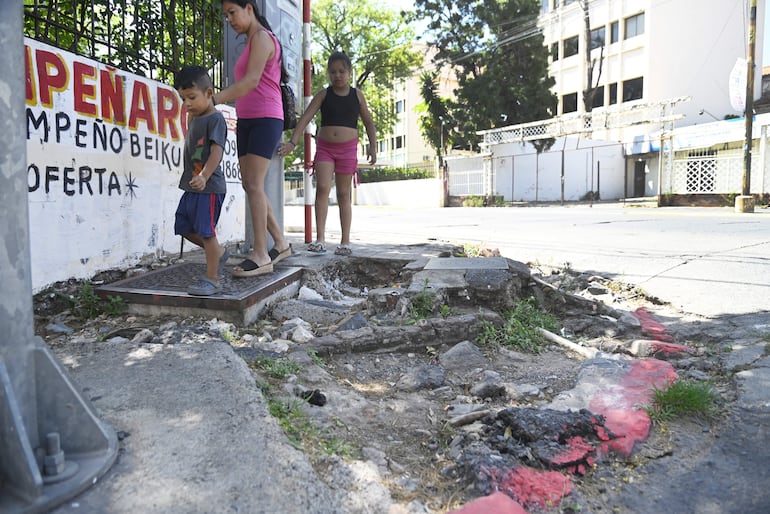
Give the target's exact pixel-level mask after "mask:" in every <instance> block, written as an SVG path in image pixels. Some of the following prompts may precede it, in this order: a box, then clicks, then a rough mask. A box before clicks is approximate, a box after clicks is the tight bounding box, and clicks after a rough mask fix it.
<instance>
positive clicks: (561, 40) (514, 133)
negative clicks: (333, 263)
mask: <svg viewBox="0 0 770 514" xmlns="http://www.w3.org/2000/svg"><path fill="white" fill-rule="evenodd" d="M586 6H587V12H586V11H585V10H584V7H586ZM764 9H765V1H764V0H758V2H757V12H756V20H757V24H756V33H755V55H754V57H755V59H754V62H755V63H761V62H762V41H763V39H764V31H763V25H764V23H763V20H764ZM586 14H587V17H586ZM749 19H750V16H749V2H748V0H542V13H541V16H540V18H539V21H538V24H539V26H540V28H541V30H542V32H543V35H544V44H545V45H546V46H547V47H548V48H549V49H550V55H551V57H550V66H549V70H550V73H551V75H552V76H553V77H554V79H555V85H554V93H555V94H556V95H557V97H558V101H559V103H558V111H557V112H558V116H557V117H556V118H554V119H552V120H544V121H542V122H536V123H529V124H523V125H518V126H512V127H503V128H499V129H493V130H489V131H484V132H482V135H483V136H484V142H483V143H482V148H483V149H484V153H485V159H484V169H483V170H476V171H477V173H480V176H484V177H489V180H487V181H486V183H485V185H484V187H483V191H479V192H477V193H474V194H498V195H504V196H505V197H506V199H509V200H514V201H515V200H526V201H531V200H535V199H536V200H539V201H549V200H550V201H553V200H559V199H561V200H563V201H564V200H566V201H569V200H571V199H574V198H575V197H583V196H586V195H596V194H598V195H599V197H601V198H605V199H609V198H619V197H633V196H652V195H659V196H662V195H669V194H673V195H682V194H708V193H712V194H722V195H726V194H727V195H729V194H733V193H736V192H740V181H738V187H737V190H736V186H735V183H736V182H735V171H734V167H735V165H734V161H735V160H736V159H737V160H738V162H740V155H737V156H736V155H731V156H730V157H729V158H728V160H729V161H730V162H731V163H732V164H730V169H731V171H730V173H731V176H732V178H730V179H729V180H728V179H726V178H725V179H724V180H722V179H721V178H719V175H720V173H721V171H720V170H721V169H722V168H723V167H722V166H721V165H719V166H717V165H716V164H714V163H719V162H722V161H720V160H719V159H717V158H714V155H715V153H718V151H719V150H717V149H715V148H713V146H712V145H706V147H704V148H703V149H702V150H704V151H706V152H707V155H708V156H709V165H708V166H706V167H707V168H708V167H711V168H713V170H712V171H713V173H714V174H715V175H714V176H713V177H711V178H709V177H706V180H700V179H697V180H696V177H695V175H694V172H693V170H694V169H696V168H697V169H700V167H699V166H693V165H687V164H686V162H685V163H684V164H677V162H680V163H682V162H684V161H687V159H689V158H698V154H699V152H698V151H696V150H697V149H693V148H690V150H688V152H687V153H686V154H683V153H681V151H679V150H681V147H678V145H676V144H675V141H676V133H677V132H678V131H679V130H681V129H682V128H683V127H689V126H692V125H696V124H700V125H705V124H711V123H712V122H714V121H715V120H722V119H724V118H725V117H728V118H731V117H736V116H742V115H743V112H742V111H743V107H742V105H743V104H742V101H743V99H744V98H745V91H746V80H747V79H746V73H745V72H744V73H743V74H735V73H734V72H733V70H734V68H736V63H738V62H740V60H746V59H748V41H749V33H748V32H749V26H750V23H749ZM587 28H588V30H587ZM589 45H590V48H591V51H590V59H589V58H587V55H586V53H585V52H584V49H585V48H587V47H589ZM744 62H745V61H744ZM591 67H592V68H593V75H592V77H591V82H590V87H593V88H596V94H595V96H594V98H593V102H592V108H591V109H588V110H587V109H586V108H585V107H584V103H583V92H584V91H586V90H588V89H590V88H589V84H588V77H589V71H588V70H589V68H591ZM754 71H755V77H754V97H753V98H754V100H756V99H758V98H759V97H760V95H761V91H762V67H761V66H755V68H754ZM740 79H742V80H743V83H742V84H741V80H740ZM589 110H590V112H587V111H589ZM757 125H760V123H757ZM704 129H705V130H711V129H708V128H706V127H704ZM696 131H697V129H696ZM720 131H721V130H720ZM759 132H761V134H762V137H764V134H765V130H763V129H760V127H759V126H757V127H755V130H754V134H755V135H756V137H759V136H758V133H759ZM576 137H577V138H578V140H577V141H576V142H575V146H574V148H576V149H577V148H582V147H595V146H601V145H597V143H598V142H604V143H606V144H607V145H614V147H615V148H616V155H615V156H612V157H611V156H609V155H603V156H602V157H601V159H602V160H601V161H600V160H599V158H598V157H597V156H596V152H595V151H594V153H593V155H592V156H591V157H586V156H585V153H582V154H580V157H579V158H578V159H570V156H569V154H568V153H566V151H565V149H568V148H570V147H571V146H572V144H571V143H570V141H572V140H574V138H576ZM539 138H556V144H555V145H554V146H553V147H552V149H551V151H550V152H546V153H544V154H542V155H540V156H538V158H537V159H535V158H532V155H534V154H536V152H535V150H534V147H532V145H530V144H526V142H527V141H532V140H534V139H539ZM691 139H692V138H691ZM698 139H699V138H697V137H696V138H694V140H698ZM581 140H582V141H583V144H582V146H580V145H581V143H580V141H581ZM703 140H704V141H707V140H709V138H705V139H703ZM661 142H663V143H664V144H663V145H661ZM666 142H671V144H666ZM735 142H736V141H735V136H734V135H730V137H729V138H728V140H726V141H724V143H731V144H730V146H731V149H732V150H731V151H732V152H733V153H734V145H735ZM514 143H520V144H518V145H516V144H514ZM754 146H755V149H756V150H757V156H758V157H759V154H760V153H761V154H762V157H763V156H764V151H762V152H759V151H758V150H759V149H760V147H762V148H764V146H762V145H761V144H760V141H755V143H754ZM675 147H676V148H675ZM561 148H563V149H561ZM607 148H609V146H608V147H607ZM725 148H726V147H725ZM661 149H663V150H662V151H661ZM672 152H676V155H674V153H672ZM577 155H578V154H575V156H577ZM661 156H663V159H661ZM506 157H510V158H509V159H508V160H505V158H506ZM578 160H580V161H581V162H577V161H578ZM619 160H620V162H621V163H622V165H620V166H618V165H617V164H616V163H617V162H618V161H619ZM528 162H529V163H531V164H529V165H528V164H526V163H528ZM608 162H611V163H612V165H611V166H607V163H608ZM503 163H506V166H508V167H509V168H510V170H504V169H498V168H499V167H500V165H502V164H503ZM554 166H556V169H554ZM756 167H759V168H761V169H758V170H756V171H755V172H754V173H755V174H757V176H758V177H759V176H764V175H765V171H764V169H765V167H766V165H765V162H764V160H762V161H761V162H760V160H759V159H755V160H754V161H753V162H752V169H754V168H756ZM680 168H681V169H685V170H689V171H685V172H684V173H683V174H682V173H679V175H681V176H682V177H688V178H686V179H682V177H679V179H677V178H676V177H675V176H672V174H674V175H676V173H677V172H676V170H677V169H680ZM449 169H450V183H451V175H452V163H451V162H450V166H449ZM724 169H725V170H726V169H727V167H724ZM712 171H709V173H712ZM610 173H618V174H620V175H619V176H611V175H609V174H610ZM522 176H526V177H531V179H525V180H522ZM599 178H600V179H601V180H599ZM691 179H692V180H691ZM554 180H556V181H560V182H562V184H559V183H558V182H557V183H556V184H552V183H551V182H552V181H554ZM570 180H573V181H577V182H581V181H583V182H585V183H586V184H591V185H590V186H588V187H586V186H582V185H580V184H579V183H574V182H573V183H570V182H569V181H570ZM565 181H567V183H566V184H564V182H565ZM760 183H761V184H764V181H753V182H752V193H754V194H761V193H764V192H766V191H767V186H764V185H763V186H761V187H762V189H757V187H760V186H759V185H758V184H760ZM502 184H514V187H513V188H512V191H513V195H512V197H511V198H508V194H507V193H506V190H505V189H506V188H502V189H500V188H499V187H497V185H502ZM516 184H519V187H518V188H517V187H516ZM597 184H599V186H598V187H597ZM605 184H606V185H609V184H613V185H614V186H613V188H612V190H607V189H605V187H604V185H605ZM618 184H622V187H621V188H620V190H618V188H617V185H618ZM703 184H713V185H714V186H713V187H711V188H706V189H704V188H703V187H702V186H703ZM720 184H724V190H722V189H723V188H717V187H716V186H717V185H720ZM696 186H697V187H696ZM716 189H720V190H716ZM517 190H518V191H519V192H520V193H522V194H523V193H527V194H523V196H521V197H519V195H517V194H516V191H517ZM556 191H558V192H559V194H558V195H556V194H554V192H556ZM570 191H571V192H572V193H571V194H569V192H570ZM450 194H454V193H453V192H452V191H451V190H450Z"/></svg>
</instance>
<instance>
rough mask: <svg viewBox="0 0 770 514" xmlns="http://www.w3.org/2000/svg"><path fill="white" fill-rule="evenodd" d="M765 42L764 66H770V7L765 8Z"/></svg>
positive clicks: (763, 46)
mask: <svg viewBox="0 0 770 514" xmlns="http://www.w3.org/2000/svg"><path fill="white" fill-rule="evenodd" d="M764 28H765V30H764V34H765V40H764V41H763V42H762V66H770V5H766V6H765V24H764Z"/></svg>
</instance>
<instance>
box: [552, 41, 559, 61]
mask: <svg viewBox="0 0 770 514" xmlns="http://www.w3.org/2000/svg"><path fill="white" fill-rule="evenodd" d="M551 60H552V61H558V60H559V42H558V41H557V42H556V43H551Z"/></svg>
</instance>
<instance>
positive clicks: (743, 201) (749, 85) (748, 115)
mask: <svg viewBox="0 0 770 514" xmlns="http://www.w3.org/2000/svg"><path fill="white" fill-rule="evenodd" d="M756 34H757V0H749V41H748V52H747V53H748V59H747V62H746V111H745V113H744V118H745V119H746V140H745V143H744V145H745V147H744V155H743V181H742V184H741V186H742V187H741V194H740V196H737V197H736V198H735V211H736V212H754V197H752V196H751V146H752V144H753V137H752V136H753V122H754V60H755V58H754V56H755V53H756V52H755V47H756V39H757V38H756Z"/></svg>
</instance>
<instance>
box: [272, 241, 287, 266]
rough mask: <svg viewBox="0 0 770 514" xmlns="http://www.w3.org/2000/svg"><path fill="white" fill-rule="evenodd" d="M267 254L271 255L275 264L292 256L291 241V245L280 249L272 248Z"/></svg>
mask: <svg viewBox="0 0 770 514" xmlns="http://www.w3.org/2000/svg"><path fill="white" fill-rule="evenodd" d="M267 254H268V255H269V256H270V261H271V262H272V263H273V264H275V263H277V262H278V261H281V260H283V259H285V258H286V257H291V243H289V246H287V247H286V249H285V250H279V249H278V248H271V249H270V251H269V252H267Z"/></svg>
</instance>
